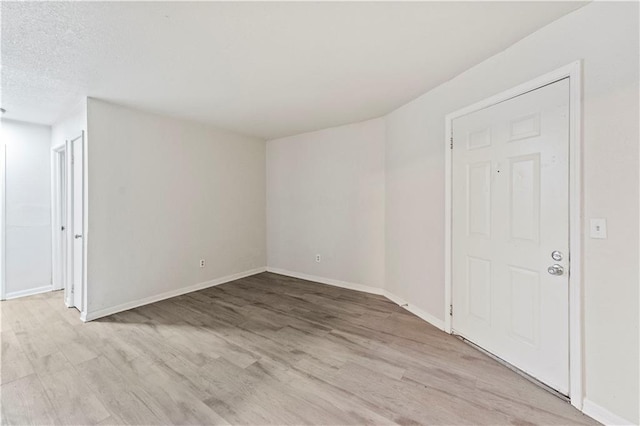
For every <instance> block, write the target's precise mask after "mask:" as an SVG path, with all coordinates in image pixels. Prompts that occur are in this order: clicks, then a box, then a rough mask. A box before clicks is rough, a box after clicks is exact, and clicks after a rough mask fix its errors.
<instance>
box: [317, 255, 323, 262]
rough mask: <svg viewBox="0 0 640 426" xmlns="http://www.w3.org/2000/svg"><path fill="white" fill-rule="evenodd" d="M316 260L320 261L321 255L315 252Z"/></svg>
mask: <svg viewBox="0 0 640 426" xmlns="http://www.w3.org/2000/svg"><path fill="white" fill-rule="evenodd" d="M316 262H318V263H320V262H322V256H320V255H319V254H316Z"/></svg>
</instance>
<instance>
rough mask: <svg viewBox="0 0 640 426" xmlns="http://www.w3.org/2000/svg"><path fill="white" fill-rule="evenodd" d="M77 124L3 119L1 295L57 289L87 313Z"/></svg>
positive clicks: (80, 132) (0, 145) (81, 152)
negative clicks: (57, 124)
mask: <svg viewBox="0 0 640 426" xmlns="http://www.w3.org/2000/svg"><path fill="white" fill-rule="evenodd" d="M76 121H78V120H76ZM77 127H80V126H77V125H76V123H75V121H73V124H72V125H69V126H67V125H64V126H55V125H54V126H49V125H43V124H35V123H29V122H23V121H16V120H8V119H2V121H1V127H0V135H1V139H0V152H1V154H2V158H0V160H1V161H0V162H1V166H2V167H1V170H0V172H1V181H0V189H1V197H0V198H1V201H2V205H1V206H0V207H1V208H0V211H1V217H0V232H1V233H2V244H1V245H0V250H1V253H0V281H1V283H2V286H1V289H0V299H2V300H6V299H15V298H18V297H25V296H31V295H35V294H38V293H44V292H50V291H59V294H60V304H62V303H64V304H65V305H66V306H67V307H74V308H76V309H77V310H78V311H80V313H82V312H83V308H84V305H85V303H84V251H85V247H84V239H83V236H84V232H83V229H84V215H85V212H84V210H85V209H84V196H85V179H84V177H85V176H84V175H85V173H84V170H85V167H84V145H85V132H84V130H83V129H81V128H77ZM70 128H73V130H71V129H70ZM60 134H64V135H67V134H68V136H65V137H64V138H62V140H61V137H60ZM69 136H71V137H69ZM67 138H68V139H67ZM52 146H53V147H52Z"/></svg>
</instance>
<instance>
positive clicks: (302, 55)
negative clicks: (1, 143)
mask: <svg viewBox="0 0 640 426" xmlns="http://www.w3.org/2000/svg"><path fill="white" fill-rule="evenodd" d="M582 5H584V3H575V2H569V3H566V2H551V3H545V2H531V3H525V2H497V3H486V2H476V3H453V2H407V3H400V2H388V3H386V2H372V3H368V2H367V3H364V2H353V3H340V2H327V3H311V2H299V3H295V2H293V3H280V2H273V3H269V2H258V3H249V2H246V3H243V2H236V3H227V2H224V3H223V2H210V3H206V2H194V3H191V2H139V3H138V2H99V3H97V2H7V1H3V2H2V3H1V8H2V9H1V12H2V41H1V47H2V53H1V56H2V79H1V81H2V100H1V102H2V107H4V108H5V109H7V113H6V114H5V115H4V117H5V118H13V119H18V120H24V121H32V122H39V123H45V124H52V123H54V122H55V121H56V120H58V119H59V118H60V117H61V116H62V115H63V114H64V113H65V111H66V110H67V109H68V108H70V107H71V106H73V105H75V104H76V103H77V102H78V101H79V100H80V99H81V98H82V97H84V96H92V97H96V98H101V99H105V100H109V101H112V102H116V103H120V104H124V105H128V106H132V107H137V108H141V109H146V110H151V111H155V112H160V113H165V114H170V115H174V116H178V117H184V118H188V119H192V120H197V121H203V122H207V123H211V124H214V125H216V126H219V127H222V128H226V129H230V130H234V131H237V132H240V133H245V134H250V135H256V136H260V137H263V138H273V137H279V136H284V135H291V134H296V133H301V132H305V131H310V130H316V129H320V128H325V127H330V126H336V125H340V124H345V123H349V122H355V121H360V120H365V119H368V118H373V117H378V116H381V115H383V114H386V113H388V112H389V111H391V110H393V109H394V108H397V107H398V106H400V105H402V104H403V103H406V102H407V101H409V100H411V99H413V98H415V97H417V96H419V95H420V94H422V93H424V92H426V91H427V90H429V89H431V88H433V87H435V86H437V85H438V84H440V83H442V82H444V81H446V80H448V79H450V78H452V77H453V76H455V75H456V74H459V73H460V72H462V71H464V70H465V69H467V68H469V67H471V66H473V65H475V64H477V63H479V62H481V61H482V60H483V59H485V58H487V57H489V56H491V55H493V54H495V53H497V52H499V51H501V50H504V49H505V48H506V47H508V46H510V45H511V44H513V43H514V42H516V41H517V40H519V39H521V38H523V37H524V36H526V35H527V34H530V33H531V32H533V31H535V30H536V29H538V28H540V27H542V26H544V25H546V24H548V23H549V22H551V21H553V20H555V19H557V18H559V17H560V16H562V15H565V14H567V13H569V12H571V11H572V10H575V9H577V8H579V7H581V6H582Z"/></svg>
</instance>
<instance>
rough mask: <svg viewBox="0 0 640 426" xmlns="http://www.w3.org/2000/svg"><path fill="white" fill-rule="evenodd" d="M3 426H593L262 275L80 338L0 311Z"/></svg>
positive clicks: (398, 330)
mask: <svg viewBox="0 0 640 426" xmlns="http://www.w3.org/2000/svg"><path fill="white" fill-rule="evenodd" d="M0 309H1V310H2V315H1V317H2V322H1V327H2V328H1V330H2V336H1V339H2V359H1V361H0V365H1V369H0V373H1V386H0V393H1V395H0V402H1V404H2V409H1V410H2V424H77V425H80V424H82V425H85V424H145V425H147V424H223V423H224V424H245V425H266V424H278V425H284V424H296V425H298V424H299V425H302V424H322V425H347V424H352V425H353V424H438V425H445V424H446V425H454V424H483V425H507V424H517V425H530V424H565V425H566V424H596V423H595V422H594V421H593V420H590V419H589V418H588V417H585V416H584V415H582V414H581V413H580V412H578V411H577V410H575V409H574V408H572V407H571V406H570V405H569V404H568V403H566V402H564V401H562V400H560V399H558V398H557V397H555V396H553V395H551V394H550V393H547V392H546V391H544V390H542V389H540V388H538V387H537V386H536V385H534V384H532V383H530V382H529V381H527V380H526V379H524V378H522V377H520V376H519V375H517V374H516V373H514V372H512V371H510V370H509V369H507V368H506V367H504V366H502V365H500V364H499V363H497V362H495V361H494V360H492V359H490V358H489V357H487V356H485V355H483V354H482V353H480V352H479V351H477V350H475V349H473V348H471V347H470V346H468V345H466V344H465V343H463V342H461V341H460V340H458V339H456V338H454V337H452V336H449V335H447V334H445V333H443V332H441V331H439V330H437V329H436V328H434V327H432V326H431V325H429V324H427V323H425V322H424V321H422V320H420V319H419V318H417V317H415V316H414V315H412V314H410V313H408V312H407V311H405V310H404V309H402V308H400V307H398V306H397V305H395V304H394V303H392V302H390V301H389V300H387V299H385V298H384V297H381V296H374V295H369V294H365V293H360V292H356V291H350V290H344V289H340V288H336V287H331V286H327V285H322V284H317V283H311V282H308V281H303V280H298V279H294V278H288V277H283V276H280V275H275V274H270V273H263V274H259V275H255V276H252V277H249V278H245V279H241V280H238V281H234V282H232V283H227V284H224V285H221V286H218V287H213V288H209V289H205V290H202V291H198V292H195V293H190V294H187V295H184V296H179V297H175V298H172V299H169V300H165V301H162V302H158V303H154V304H151V305H147V306H143V307H140V308H137V309H133V310H130V311H127V312H122V313H119V314H116V315H113V316H111V317H107V318H103V319H101V320H96V321H93V322H90V323H86V324H83V323H82V322H80V320H79V319H78V312H77V311H75V310H74V309H67V308H65V307H64V304H63V300H62V292H54V293H47V294H42V295H37V296H31V297H26V298H22V299H17V300H11V301H5V302H2V303H1V304H0Z"/></svg>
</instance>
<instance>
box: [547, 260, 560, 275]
mask: <svg viewBox="0 0 640 426" xmlns="http://www.w3.org/2000/svg"><path fill="white" fill-rule="evenodd" d="M547 272H548V273H550V274H551V275H562V274H564V268H563V267H562V266H560V265H558V264H557V263H556V264H555V265H551V266H549V268H547Z"/></svg>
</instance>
